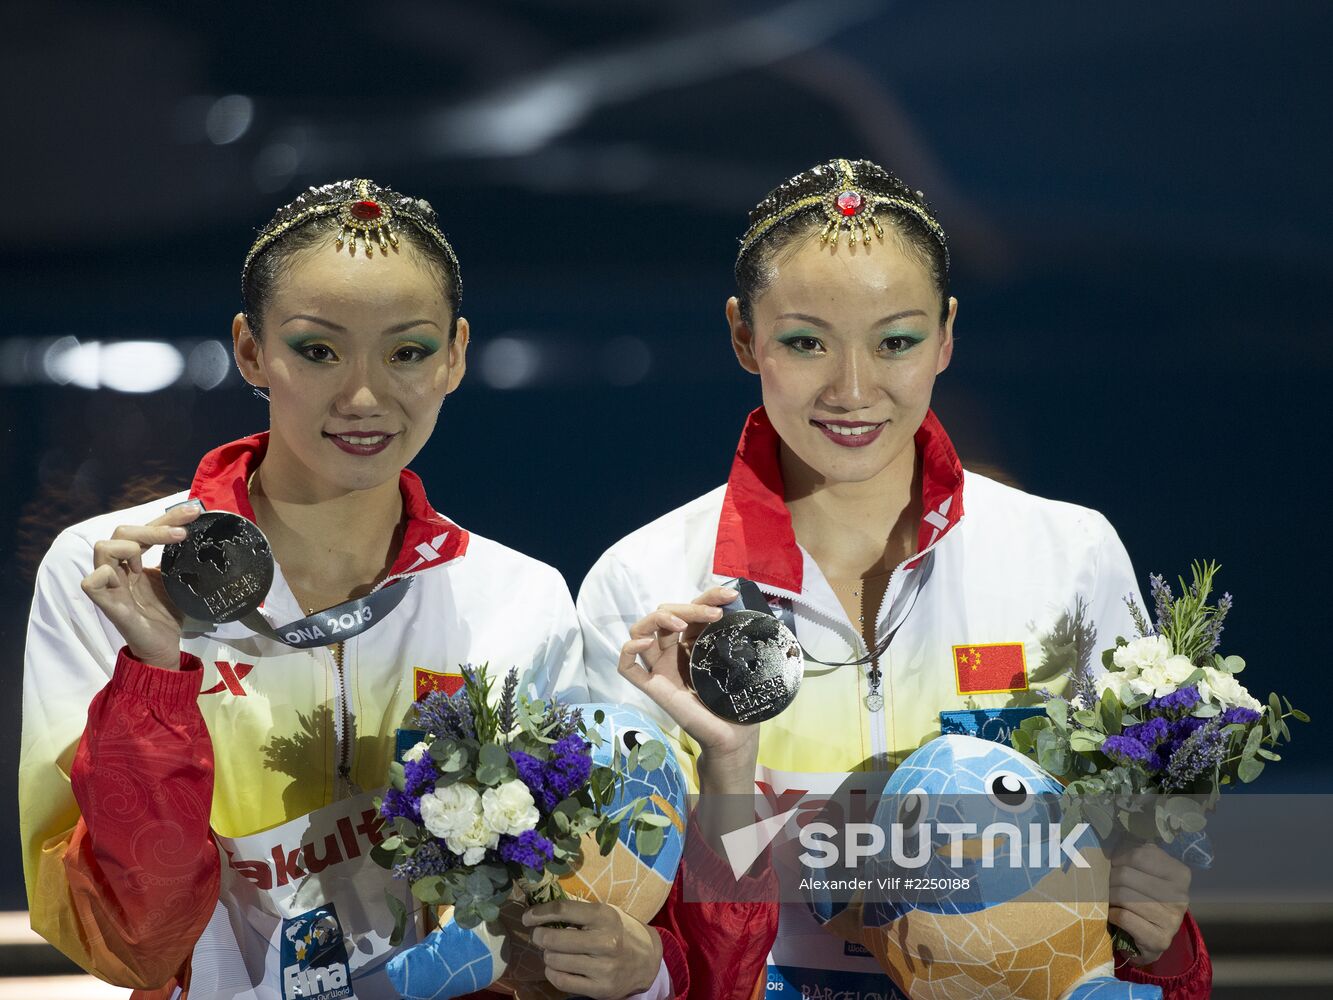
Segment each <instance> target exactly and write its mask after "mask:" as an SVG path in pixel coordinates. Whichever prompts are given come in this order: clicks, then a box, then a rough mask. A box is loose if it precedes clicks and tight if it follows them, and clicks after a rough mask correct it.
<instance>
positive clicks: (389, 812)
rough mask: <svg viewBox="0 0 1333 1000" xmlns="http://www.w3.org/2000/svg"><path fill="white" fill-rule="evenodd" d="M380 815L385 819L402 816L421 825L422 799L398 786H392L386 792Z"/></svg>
mask: <svg viewBox="0 0 1333 1000" xmlns="http://www.w3.org/2000/svg"><path fill="white" fill-rule="evenodd" d="M380 815H381V816H383V817H384V818H385V819H394V818H396V817H398V816H401V817H403V818H404V819H409V820H411V821H412V822H413V823H415V824H416V825H417V826H420V825H421V806H420V800H419V799H417V798H414V797H413V796H411V795H408V794H407V793H405V792H400V791H398V789H396V788H390V789H389V790H388V791H387V792H385V793H384V804H383V805H381V806H380Z"/></svg>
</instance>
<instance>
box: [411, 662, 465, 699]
mask: <svg viewBox="0 0 1333 1000" xmlns="http://www.w3.org/2000/svg"><path fill="white" fill-rule="evenodd" d="M412 680H413V685H414V688H415V690H416V694H414V695H413V700H414V701H420V700H421V699H422V698H424V697H426V695H428V694H430V693H431V692H432V691H443V692H444V693H445V694H447V695H449V696H450V697H451V698H452V697H453V696H454V695H455V694H457V693H458V691H460V690H461V689H462V687H463V675H462V674H442V673H438V672H437V671H434V670H427V669H426V668H425V667H417V668H415V669H414V670H413V671H412Z"/></svg>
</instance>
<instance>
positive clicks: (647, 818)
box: [636, 812, 671, 827]
mask: <svg viewBox="0 0 1333 1000" xmlns="http://www.w3.org/2000/svg"><path fill="white" fill-rule="evenodd" d="M636 822H638V823H639V824H640V825H641V826H661V827H668V826H670V825H671V818H670V817H668V816H663V815H662V814H661V813H650V812H646V813H644V814H643V815H642V816H640V817H639V818H638V820H637V821H636Z"/></svg>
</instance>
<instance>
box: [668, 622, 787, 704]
mask: <svg viewBox="0 0 1333 1000" xmlns="http://www.w3.org/2000/svg"><path fill="white" fill-rule="evenodd" d="M804 673H805V657H804V654H803V653H802V652H801V644H800V642H798V641H797V639H796V636H795V635H793V634H792V631H791V629H789V628H787V626H786V625H784V624H783V623H782V622H781V621H779V620H778V619H777V618H775V617H774V616H773V615H771V614H766V613H765V612H763V611H733V612H730V613H728V614H725V615H723V616H722V617H721V618H720V619H718V620H717V621H715V622H713V623H712V624H711V625H709V626H708V627H707V628H705V629H704V630H703V631H702V632H701V633H699V638H698V639H696V640H695V641H694V648H693V649H692V650H691V651H690V683H691V685H692V686H693V687H694V690H695V692H696V693H697V694H698V695H699V700H700V701H702V702H703V703H704V705H706V706H707V708H708V710H709V711H710V712H712V713H713V714H714V715H718V716H721V717H722V718H724V719H729V720H731V721H732V722H739V723H742V724H745V725H748V724H751V723H756V722H763V721H764V720H765V719H771V718H773V716H775V715H777V714H778V713H779V712H781V711H782V710H783V709H785V708H786V707H787V706H788V705H790V704H791V703H792V701H793V700H794V699H795V698H796V692H797V691H798V690H799V689H800V687H801V678H802V676H803V675H804Z"/></svg>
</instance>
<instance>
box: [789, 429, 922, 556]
mask: <svg viewBox="0 0 1333 1000" xmlns="http://www.w3.org/2000/svg"><path fill="white" fill-rule="evenodd" d="M781 461H782V476H783V482H784V483H785V484H786V504H787V509H788V510H789V511H790V512H791V520H792V529H793V531H794V532H795V534H796V540H797V541H798V542H799V543H800V544H801V547H802V548H804V549H805V550H806V551H807V552H809V553H810V556H811V558H813V559H814V561H815V563H816V564H817V565H818V566H819V568H820V570H822V571H823V573H824V576H825V577H827V578H828V579H830V580H853V579H861V578H863V577H866V576H868V575H871V574H874V573H877V572H882V571H884V570H891V569H893V568H894V567H896V566H897V565H898V564H899V563H901V562H903V561H904V560H906V559H908V558H909V557H910V556H912V555H913V554H914V553H915V552H916V545H917V532H918V525H919V523H920V521H921V511H920V507H921V499H920V498H921V462H920V459H919V458H918V457H917V454H916V449H915V448H909V449H907V450H906V451H905V453H904V454H903V456H902V457H901V458H900V459H898V460H895V461H894V462H892V463H890V464H889V465H888V466H887V467H886V468H884V469H883V470H882V471H881V472H880V473H879V474H878V475H876V476H875V477H874V478H873V479H868V480H866V481H864V482H859V483H838V482H830V481H829V480H827V479H825V478H824V477H822V476H820V475H819V474H818V473H817V472H815V471H814V470H813V469H811V468H810V467H809V466H808V465H806V464H805V463H804V462H802V461H801V460H800V459H799V458H797V457H796V455H795V453H794V452H792V451H791V450H790V449H789V448H788V447H787V446H786V445H785V444H784V445H782V451H781Z"/></svg>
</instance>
